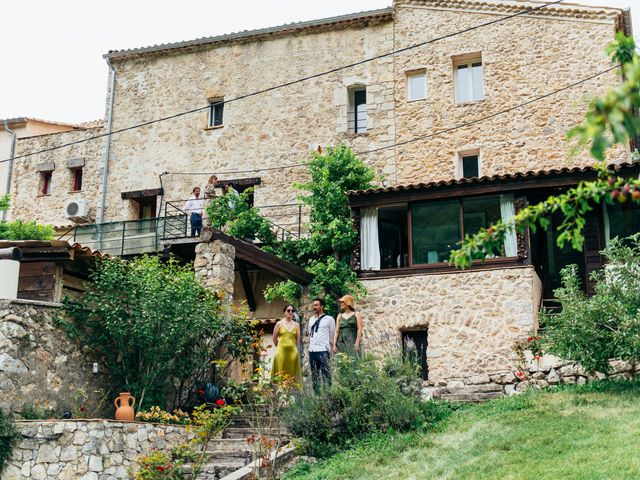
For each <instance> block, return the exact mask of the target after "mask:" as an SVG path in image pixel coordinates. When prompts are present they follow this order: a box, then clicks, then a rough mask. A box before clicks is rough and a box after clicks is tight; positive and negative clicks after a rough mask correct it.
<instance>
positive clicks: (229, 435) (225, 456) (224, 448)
mask: <svg viewBox="0 0 640 480" xmlns="http://www.w3.org/2000/svg"><path fill="white" fill-rule="evenodd" d="M263 415H264V416H263V418H262V420H261V422H262V424H263V425H274V426H275V425H278V426H277V428H272V429H267V430H266V431H265V433H266V434H268V435H273V436H274V437H275V436H278V435H279V436H281V438H283V439H284V440H285V441H286V440H288V435H287V433H286V431H285V430H284V429H283V428H282V427H281V426H279V423H278V422H277V419H275V418H274V417H270V416H268V412H263ZM251 424H252V422H251V421H250V419H249V418H248V417H247V416H245V415H239V416H237V417H235V418H234V419H233V420H232V422H231V424H230V425H229V426H228V427H227V428H226V429H225V430H224V432H223V433H222V435H221V437H220V438H217V439H214V440H212V441H211V442H209V445H208V446H207V451H206V453H207V463H205V465H204V466H203V468H202V471H201V472H200V475H199V477H198V480H219V479H222V478H224V477H226V476H227V475H231V474H232V473H233V472H235V471H237V470H239V469H241V468H242V467H244V466H246V465H248V464H249V463H251V461H252V460H254V458H253V456H254V448H253V446H252V445H251V444H250V443H249V442H247V438H249V437H250V436H252V435H254V436H258V432H257V430H256V429H255V428H253V427H252V426H251Z"/></svg>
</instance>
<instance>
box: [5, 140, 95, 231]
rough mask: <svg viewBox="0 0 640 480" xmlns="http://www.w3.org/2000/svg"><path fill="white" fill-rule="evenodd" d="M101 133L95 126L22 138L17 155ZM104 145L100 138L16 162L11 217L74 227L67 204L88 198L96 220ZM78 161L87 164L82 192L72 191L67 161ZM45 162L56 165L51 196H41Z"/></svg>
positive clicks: (91, 213)
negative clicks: (38, 168)
mask: <svg viewBox="0 0 640 480" xmlns="http://www.w3.org/2000/svg"><path fill="white" fill-rule="evenodd" d="M101 133H102V127H94V128H86V129H82V130H72V131H69V132H64V133H57V134H50V135H41V136H37V137H30V138H25V139H20V140H19V141H18V142H17V146H16V156H19V155H26V154H28V153H31V152H36V151H40V150H44V149H47V148H50V147H54V146H58V145H62V144H65V143H69V142H74V141H77V140H83V139H87V138H90V137H93V136H96V135H100V134H101ZM102 142H103V139H102V138H97V139H94V140H90V141H87V142H83V143H79V144H77V145H72V146H70V147H65V148H62V149H59V150H53V151H50V152H46V153H40V154H38V155H34V156H30V157H26V158H20V159H18V160H16V161H15V163H14V170H13V177H12V179H13V181H12V186H11V210H10V212H9V213H10V218H11V219H14V220H15V219H22V220H36V221H38V222H40V223H49V224H53V225H54V226H65V225H72V224H73V222H72V221H71V220H69V219H68V218H66V216H65V212H66V210H65V207H66V205H67V203H68V202H70V201H72V200H81V199H86V200H87V202H88V206H89V216H90V217H91V219H93V220H95V218H96V214H97V209H98V199H99V192H100V182H101V176H102V161H101V160H102ZM75 159H83V160H84V162H85V164H84V167H83V174H82V189H81V190H80V191H72V190H73V171H72V169H70V168H68V162H69V161H70V160H75ZM43 163H53V164H55V169H54V170H53V174H52V176H51V194H50V195H42V194H41V190H40V188H41V186H40V185H41V183H40V173H39V172H38V170H37V167H38V165H39V164H43Z"/></svg>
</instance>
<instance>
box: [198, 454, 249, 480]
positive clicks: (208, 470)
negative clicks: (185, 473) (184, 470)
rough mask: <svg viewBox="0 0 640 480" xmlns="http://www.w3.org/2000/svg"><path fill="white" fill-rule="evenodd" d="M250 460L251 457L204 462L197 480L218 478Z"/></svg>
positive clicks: (215, 479) (214, 479) (216, 479)
mask: <svg viewBox="0 0 640 480" xmlns="http://www.w3.org/2000/svg"><path fill="white" fill-rule="evenodd" d="M250 460H251V459H249V460H247V461H246V462H245V461H237V460H236V461H232V460H227V461H224V462H222V461H221V462H215V463H208V464H205V465H204V466H203V467H202V471H201V472H200V475H199V476H198V480H218V479H220V478H222V477H225V476H227V475H229V474H230V473H233V472H235V471H236V470H238V469H240V468H242V467H244V466H245V465H247V464H248V463H249V462H250Z"/></svg>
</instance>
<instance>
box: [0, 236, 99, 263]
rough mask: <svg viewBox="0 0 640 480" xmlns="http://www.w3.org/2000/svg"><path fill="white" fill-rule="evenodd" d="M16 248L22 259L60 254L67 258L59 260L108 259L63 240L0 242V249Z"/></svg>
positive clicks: (97, 252)
mask: <svg viewBox="0 0 640 480" xmlns="http://www.w3.org/2000/svg"><path fill="white" fill-rule="evenodd" d="M8 247H18V248H20V249H21V250H22V253H23V255H24V257H23V259H25V260H28V259H29V257H33V256H34V255H37V256H38V257H43V256H51V257H59V256H60V254H62V255H65V254H66V256H67V258H64V257H62V258H61V259H63V260H64V259H69V257H70V259H72V260H73V259H74V258H75V257H94V258H104V257H108V256H109V255H106V254H104V253H102V252H99V251H98V250H91V249H90V248H89V247H85V246H83V245H81V244H79V243H73V244H72V243H70V242H65V241H63V240H0V248H8Z"/></svg>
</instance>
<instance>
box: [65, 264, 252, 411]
mask: <svg viewBox="0 0 640 480" xmlns="http://www.w3.org/2000/svg"><path fill="white" fill-rule="evenodd" d="M91 280H92V281H93V286H94V288H93V289H92V290H91V291H89V292H87V293H85V294H84V295H83V296H82V297H80V299H79V300H78V301H77V302H74V301H71V300H69V299H65V300H64V307H65V313H66V315H67V318H68V319H64V320H63V319H59V320H58V322H59V324H60V325H61V326H62V327H63V328H64V329H65V330H66V331H67V333H68V334H69V335H70V337H71V338H72V339H76V340H78V341H82V343H83V344H84V345H86V346H87V348H89V349H90V350H91V351H92V352H94V354H95V355H96V357H98V359H99V360H100V361H101V363H102V364H104V365H105V372H106V374H107V375H108V377H109V381H110V383H111V384H112V386H113V388H114V389H116V391H130V392H131V393H132V394H133V395H134V396H135V397H136V399H137V400H138V404H137V406H138V408H144V407H145V406H149V405H159V406H161V407H163V408H170V409H175V408H178V407H184V406H189V405H193V404H194V403H195V397H196V390H197V389H198V385H201V384H202V383H204V382H205V381H207V380H208V379H209V378H210V371H211V360H212V359H213V358H220V357H223V356H227V355H230V356H234V357H236V358H239V359H244V358H246V356H247V355H248V354H249V353H251V352H252V351H253V350H252V343H253V340H254V332H253V330H254V328H253V325H252V324H251V323H250V322H249V321H247V319H246V318H245V317H244V315H240V314H237V313H234V312H232V311H227V309H225V308H223V306H222V304H221V302H220V299H219V298H218V295H217V294H216V293H214V292H211V291H209V290H207V289H206V288H204V287H203V286H202V285H200V284H199V283H198V282H197V281H196V278H195V274H194V272H193V270H192V269H191V267H190V266H180V265H178V264H177V262H175V261H173V260H169V261H168V262H167V263H163V262H162V261H161V260H160V259H159V258H158V257H149V256H144V257H140V258H137V259H135V260H132V261H129V262H126V261H123V260H120V259H104V260H101V261H99V262H97V264H96V269H95V270H94V271H93V272H92V274H91Z"/></svg>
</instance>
